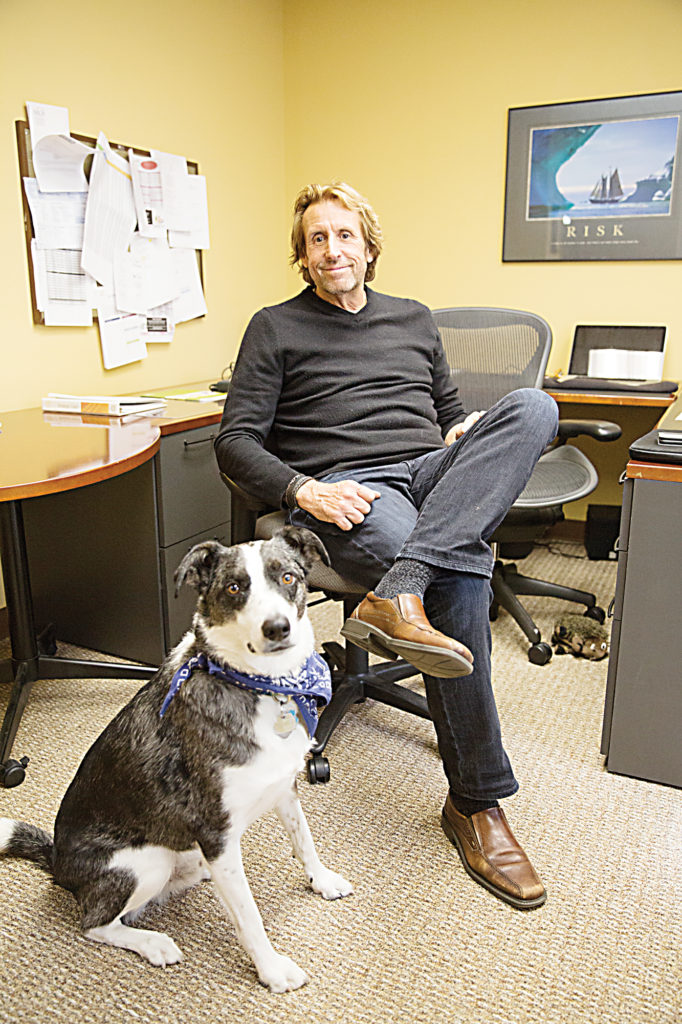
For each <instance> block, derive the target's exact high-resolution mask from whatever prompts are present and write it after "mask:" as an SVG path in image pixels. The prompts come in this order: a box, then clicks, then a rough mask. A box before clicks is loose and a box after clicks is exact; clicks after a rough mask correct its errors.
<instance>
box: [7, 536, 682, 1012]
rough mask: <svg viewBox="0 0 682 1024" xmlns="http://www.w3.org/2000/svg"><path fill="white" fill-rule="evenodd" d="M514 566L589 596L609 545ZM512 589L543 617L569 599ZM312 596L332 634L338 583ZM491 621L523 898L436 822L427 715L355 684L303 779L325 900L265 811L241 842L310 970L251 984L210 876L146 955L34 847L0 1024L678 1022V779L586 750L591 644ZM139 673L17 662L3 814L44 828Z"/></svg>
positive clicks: (547, 619) (598, 678)
mask: <svg viewBox="0 0 682 1024" xmlns="http://www.w3.org/2000/svg"><path fill="white" fill-rule="evenodd" d="M560 547H561V548H562V550H563V552H564V554H576V553H579V551H580V549H578V548H576V547H572V546H570V545H566V544H563V545H560ZM524 568H532V569H533V571H535V572H536V574H538V575H545V576H547V577H550V578H552V577H553V578H560V579H562V580H563V581H565V582H573V583H574V584H575V585H577V586H580V587H582V588H584V589H588V590H595V591H596V593H597V594H598V597H599V600H600V602H601V603H602V604H604V605H606V604H608V602H609V600H610V598H611V596H612V594H613V589H614V580H615V566H614V565H612V564H610V563H603V562H602V563H593V562H589V561H587V560H585V559H579V558H567V557H562V556H561V555H559V554H557V553H556V552H555V553H547V552H542V551H540V552H536V553H535V554H534V555H533V556H532V557H531V558H530V559H527V560H526V562H525V563H524ZM527 604H528V606H529V608H530V609H531V610H532V611H533V612H534V613H535V614H536V615H537V618H538V621H539V622H540V624H541V626H542V628H543V631H544V633H545V634H546V635H548V634H549V632H550V631H551V624H552V622H553V620H554V618H555V616H556V614H558V612H560V611H561V610H562V609H565V610H568V608H567V606H563V605H561V604H560V603H559V602H554V601H547V602H542V601H539V600H537V599H528V601H527ZM314 618H315V621H316V628H317V633H318V639H322V638H327V637H329V636H330V635H331V634H332V633H333V632H334V630H335V629H337V628H338V625H339V612H338V606H329V605H326V606H322V608H318V609H316V610H315V612H314ZM493 636H494V668H495V679H496V692H497V696H498V703H499V708H500V714H501V719H502V723H503V730H504V735H505V741H506V745H507V748H508V750H509V752H510V755H511V757H512V761H513V763H514V766H515V769H516V772H517V775H518V777H519V779H520V781H521V790H520V792H519V793H518V794H517V795H516V796H515V797H514V798H512V799H511V800H508V801H506V802H505V803H506V810H507V813H508V816H509V818H510V820H511V822H512V824H513V826H514V828H515V831H516V833H517V835H518V836H519V838H520V839H521V841H522V842H523V843H524V845H525V846H526V848H527V850H528V851H529V852H530V853H531V854H532V857H533V860H534V862H535V864H536V866H537V868H538V870H539V871H540V873H541V875H542V877H543V879H544V880H545V882H546V885H547V889H548V892H549V898H548V900H547V903H546V905H545V906H544V907H543V908H542V909H540V910H537V911H534V912H529V913H522V912H519V911H516V910H513V909H511V908H510V907H507V906H506V905H504V904H503V903H501V902H499V901H498V900H496V899H495V898H493V897H492V896H491V895H489V894H488V893H486V892H485V891H484V890H483V889H482V888H481V887H480V886H477V885H476V884H475V883H474V882H472V881H471V880H470V879H469V877H468V876H467V875H466V874H465V873H464V871H463V869H462V867H461V866H460V864H459V861H458V859H457V857H456V855H455V853H454V851H453V849H452V847H451V846H450V845H449V843H448V842H447V840H446V839H445V837H444V835H443V833H442V832H441V830H440V827H439V824H438V820H439V814H440V807H441V804H442V801H443V798H444V796H445V786H444V778H443V775H442V770H441V767H440V762H439V759H438V756H437V753H436V750H435V746H434V739H433V730H432V727H431V725H430V723H428V722H421V721H418V720H415V719H413V718H411V717H408V716H406V715H403V714H401V713H400V712H396V711H393V710H389V709H385V708H382V707H379V706H377V705H372V704H369V703H368V704H366V705H364V706H359V707H356V708H355V709H354V710H353V712H352V713H351V714H350V715H349V716H348V717H347V719H346V720H345V722H344V723H343V725H342V727H341V728H340V730H339V731H338V732H337V734H336V735H335V737H334V739H333V741H332V743H331V745H330V748H329V754H330V758H331V762H332V781H331V783H330V784H329V785H328V786H326V787H325V786H315V787H311V786H309V785H308V784H307V782H305V781H304V780H302V781H301V786H300V789H301V795H302V800H303V803H304V806H305V809H306V812H307V815H308V818H309V821H310V824H311V828H312V831H313V834H314V836H315V837H316V840H317V844H318V847H319V849H320V851H321V854H322V856H323V859H324V860H325V861H326V862H327V863H328V864H329V866H330V867H333V868H335V869H337V870H339V871H341V872H343V873H344V874H346V876H347V877H348V878H350V879H351V880H352V881H353V883H354V885H355V890H356V891H355V895H354V896H352V897H350V898H348V899H345V900H340V901H337V902H335V903H326V902H324V901H323V900H321V899H320V898H318V897H315V896H313V895H312V894H310V893H309V892H308V891H307V889H306V886H305V884H304V879H303V877H302V873H301V872H300V870H299V869H298V868H297V866H296V864H295V863H294V861H293V860H292V858H291V856H290V851H289V848H288V843H287V841H286V839H285V838H284V837H283V835H282V834H281V833H280V830H279V827H278V824H277V822H276V819H274V817H268V818H267V819H265V820H263V821H262V822H259V823H258V824H257V825H256V826H255V827H254V828H253V829H252V830H251V832H250V833H249V834H248V835H247V837H246V841H245V844H244V846H245V850H244V857H245V864H246V870H247V873H248V875H249V878H250V880H251V885H252V888H253V891H254V895H255V897H256V900H257V902H258V904H259V907H260V909H261V912H262V915H263V918H264V921H265V925H266V928H267V930H268V932H269V934H270V936H271V938H272V941H273V943H274V944H275V946H276V947H277V948H278V949H279V950H280V951H282V952H286V953H288V954H289V955H291V956H293V957H294V958H295V959H296V960H297V962H298V963H299V964H300V965H301V966H302V967H303V968H304V969H305V970H306V971H307V972H308V973H309V975H310V979H311V980H310V983H309V984H308V985H307V986H306V987H305V988H303V989H301V990H299V991H298V992H295V993H289V994H287V995H284V996H275V995H271V994H270V993H268V992H267V991H266V990H264V989H263V988H261V987H260V986H259V984H258V983H257V981H256V978H255V974H254V971H253V969H252V967H251V965H250V963H249V961H248V959H247V957H246V956H245V954H244V953H243V952H242V951H241V949H240V948H239V947H238V945H237V943H236V940H235V937H234V932H233V929H232V926H231V925H230V923H229V922H227V921H226V920H225V919H224V917H223V914H222V913H221V910H220V907H219V905H218V902H217V899H216V898H215V897H214V895H213V893H212V891H211V888H210V885H209V884H207V883H204V884H203V885H202V886H201V887H199V888H197V889H195V890H193V891H192V892H191V893H190V894H188V895H186V896H185V897H183V898H181V899H178V900H176V901H173V902H171V903H169V904H168V905H167V906H166V907H164V908H162V909H154V910H153V911H151V912H150V913H149V914H148V915H147V917H146V919H145V923H149V924H150V925H151V926H153V927H156V928H158V929H161V930H164V931H167V932H168V933H169V934H170V935H172V936H173V937H174V938H175V940H176V941H177V942H178V944H179V945H180V946H181V948H182V949H183V951H184V954H185V959H184V961H183V962H182V963H181V964H178V965H176V966H173V967H170V968H167V969H165V970H161V969H157V968H153V967H151V966H149V965H148V964H147V963H146V962H144V961H142V960H141V959H140V958H139V957H137V956H136V955H135V954H133V953H129V952H124V951H121V950H116V949H113V948H110V947H100V946H96V945H93V944H91V943H89V942H87V941H86V940H85V939H83V938H82V937H81V936H80V934H79V931H78V922H77V914H76V905H75V901H74V900H73V899H72V897H71V896H70V895H69V894H68V893H65V892H63V891H62V890H60V889H58V888H57V887H55V886H54V885H53V884H52V883H51V881H50V879H49V877H48V876H47V875H45V874H44V873H43V872H41V871H40V870H39V869H38V868H37V867H36V866H35V865H31V864H28V863H24V862H20V861H10V860H0V892H1V896H0V1021H1V1022H2V1024H9V1022H10V1021H13V1022H14V1021H16V1022H19V1021H21V1022H23V1024H118V1022H130V1021H133V1022H141V1024H157V1022H164V1024H165V1022H168V1024H171V1022H173V1024H176V1022H183V1024H184V1022H193V1021H215V1022H222V1021H239V1020H244V1021H247V1022H257V1024H260V1022H262V1024H266V1022H267V1024H277V1022H282V1024H299V1022H301V1024H303V1022H305V1024H309V1022H315V1024H318V1022H319V1024H356V1022H357V1024H360V1022H362V1024H364V1022H367V1024H388V1022H394V1021H405V1022H407V1021H424V1022H429V1024H430V1022H436V1021H438V1022H440V1021H446V1022H460V1021H461V1022H464V1021H467V1022H469V1021H481V1022H485V1024H555V1022H556V1024H558V1022H566V1024H673V1022H679V1021H680V1019H682V995H681V993H680V982H681V981H682V958H681V953H680V950H681V949H682V897H681V893H682V853H681V837H682V793H681V792H680V791H679V790H676V789H672V788H667V787H664V786H659V785H655V784H651V783H646V782H641V781H637V780H635V779H629V778H625V777H619V776H616V775H612V774H610V773H607V772H605V770H604V768H603V763H602V758H601V756H600V753H599V741H600V732H601V717H602V708H603V698H604V684H605V678H606V664H607V663H606V662H600V663H597V664H590V663H588V662H584V661H579V660H575V659H573V658H570V657H563V658H556V657H555V658H554V659H553V661H552V662H551V663H550V664H549V665H548V666H545V667H542V668H540V667H536V666H533V665H530V664H529V662H528V661H527V658H526V649H525V643H524V641H523V639H522V638H521V635H520V633H519V632H518V630H517V628H516V627H515V626H514V625H513V624H512V623H511V621H510V620H509V618H508V616H506V615H502V616H501V617H500V619H499V620H498V621H497V622H496V623H495V624H494V625H493ZM135 688H136V687H135V684H132V683H126V682H121V681H113V680H112V681H102V680H99V681H98V680H92V681H84V682H81V683H77V682H55V683H51V682H44V683H39V684H36V686H35V688H34V691H33V694H32V696H31V700H30V703H29V707H28V710H27V712H26V714H25V716H24V720H23V723H22V726H21V730H20V733H19V736H18V738H17V742H16V744H15V750H14V754H15V756H19V755H21V754H29V755H30V756H31V765H30V769H29V774H28V776H27V780H26V782H25V783H24V784H23V785H22V786H20V787H18V788H17V789H13V790H0V814H3V815H6V816H10V817H21V818H24V819H27V820H29V821H32V822H34V823H36V824H39V825H41V826H43V827H46V828H51V826H52V821H53V818H54V814H55V812H56V810H57V807H58V804H59V800H60V797H61V795H62V793H63V791H64V789H65V788H66V786H67V784H68V782H69V780H70V778H71V776H72V774H73V772H74V770H75V768H76V766H77V765H78V762H79V760H80V758H81V757H82V755H83V753H84V752H85V750H86V748H87V746H88V745H89V743H90V742H91V741H92V740H93V739H94V738H95V737H96V736H97V734H98V733H99V731H100V730H101V728H102V727H103V726H104V724H105V723H106V722H107V721H108V720H109V719H110V718H111V717H112V715H113V714H114V713H115V712H116V710H117V709H118V708H119V707H120V706H121V704H123V703H124V702H125V701H126V700H127V699H128V698H129V697H130V696H131V695H132V693H133V692H134V690H135ZM6 694H7V687H2V688H0V698H2V699H3V700H6Z"/></svg>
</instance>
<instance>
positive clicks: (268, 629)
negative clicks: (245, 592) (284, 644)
mask: <svg viewBox="0 0 682 1024" xmlns="http://www.w3.org/2000/svg"><path fill="white" fill-rule="evenodd" d="M261 629H262V630H263V636H264V637H265V639H266V640H286V638H287V637H288V636H289V633H290V632H291V624H290V622H289V620H288V619H286V618H285V617H284V616H283V615H279V616H278V617H277V618H276V619H266V620H265V622H264V623H263V625H262V626H261Z"/></svg>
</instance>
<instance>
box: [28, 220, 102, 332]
mask: <svg viewBox="0 0 682 1024" xmlns="http://www.w3.org/2000/svg"><path fill="white" fill-rule="evenodd" d="M80 255H81V254H80V250H78V249H39V248H38V246H37V245H36V243H35V239H33V240H32V241H31V256H32V259H33V280H34V282H35V290H36V305H37V307H38V309H39V310H40V312H41V313H42V314H43V317H44V319H45V325H46V326H47V327H89V326H90V325H91V324H92V281H91V279H90V278H88V276H87V275H86V274H85V273H84V272H83V271H82V270H81V267H80Z"/></svg>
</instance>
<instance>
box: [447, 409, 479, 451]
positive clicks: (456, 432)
mask: <svg viewBox="0 0 682 1024" xmlns="http://www.w3.org/2000/svg"><path fill="white" fill-rule="evenodd" d="M483 412H485V410H482V411H480V412H470V413H469V415H468V416H467V418H466V419H465V420H462V422H461V423H455V425H454V427H450V429H449V430H448V432H447V434H446V435H445V443H446V444H447V445H451V444H452V442H453V441H457V440H458V439H459V438H460V437H461V436H462V434H464V433H465V431H467V430H468V429H469V427H473V425H474V423H477V422H478V421H479V420H480V418H481V416H482V415H483Z"/></svg>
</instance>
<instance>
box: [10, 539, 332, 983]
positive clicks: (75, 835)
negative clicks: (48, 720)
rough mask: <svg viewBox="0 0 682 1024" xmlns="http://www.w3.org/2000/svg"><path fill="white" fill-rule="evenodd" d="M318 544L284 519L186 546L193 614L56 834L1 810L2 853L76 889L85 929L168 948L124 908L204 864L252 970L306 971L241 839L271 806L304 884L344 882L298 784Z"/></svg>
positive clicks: (267, 975) (86, 773)
mask: <svg viewBox="0 0 682 1024" xmlns="http://www.w3.org/2000/svg"><path fill="white" fill-rule="evenodd" d="M320 559H321V560H322V561H323V562H325V563H326V564H328V562H329V560H328V556H327V552H326V550H325V548H324V546H323V544H322V542H321V541H320V540H318V538H317V537H316V536H315V535H314V534H313V533H312V532H310V531H309V530H304V529H298V528H296V527H293V526H287V527H285V528H284V529H283V531H282V532H281V533H279V534H277V535H276V536H275V537H273V538H272V539H271V540H268V541H254V542H251V543H248V544H239V545H235V546H233V547H224V546H223V545H221V544H219V543H218V542H217V541H205V542H203V543H201V544H197V545H196V546H195V547H193V548H192V549H191V551H189V552H188V554H187V555H186V556H185V558H184V559H183V560H182V562H181V563H180V565H179V567H178V569H177V571H176V574H175V583H176V593H177V591H178V590H179V588H180V587H181V586H182V584H183V583H187V584H188V585H190V586H192V587H194V588H195V589H196V590H197V591H198V600H197V609H196V612H195V614H194V617H193V621H192V628H191V630H190V631H189V632H188V633H186V634H185V636H184V637H183V639H182V640H181V642H180V643H179V644H178V645H177V647H176V648H175V649H174V650H173V651H171V653H170V654H169V656H168V657H167V658H166V660H165V661H164V663H163V664H162V666H161V668H160V669H159V671H158V672H157V673H156V675H155V676H154V677H153V679H151V680H150V681H149V682H148V683H147V684H146V685H145V686H143V687H142V689H141V690H139V691H138V693H137V694H136V695H135V696H134V697H133V698H132V700H131V701H130V702H129V703H128V704H127V705H126V706H125V707H124V708H123V709H122V710H121V711H120V712H119V713H118V715H117V716H116V717H115V718H114V719H113V721H112V722H111V723H110V724H109V725H108V726H107V728H106V729H105V730H104V732H103V733H102V734H101V735H100V737H99V738H98V739H97V740H96V741H95V743H94V744H93V746H92V747H91V748H90V750H89V751H88V753H87V754H86V755H85V757H84V759H83V761H82V763H81V765H80V767H79V769H78V771H77V772H76V775H75V777H74V779H73V781H72V783H71V785H70V787H69V788H68V790H67V792H66V794H65V796H64V799H63V800H62V803H61V806H60V808H59V812H58V814H57V818H56V821H55V827H54V840H53V839H52V838H51V837H50V835H49V834H48V833H47V832H45V831H43V830H42V829H39V828H36V827H34V826H32V825H28V824H26V823H25V822H17V821H12V820H9V819H7V818H0V853H4V854H8V855H10V856H16V857H24V858H27V859H29V860H33V861H36V862H38V863H39V864H41V865H42V866H43V867H45V868H47V869H48V870H49V871H50V872H51V873H52V875H53V878H54V881H55V882H56V883H57V884H59V885H60V886H62V887H63V888H65V889H68V890H69V891H71V892H72V893H73V894H74V896H75V897H76V899H77V901H78V903H79V905H80V911H81V923H82V927H83V931H84V934H85V937H86V938H87V939H91V940H93V941H94V942H102V943H108V944H110V945H113V946H120V947H122V948H124V949H129V950H134V951H135V952H136V953H138V954H139V955H140V956H142V957H145V958H146V959H147V960H148V961H149V962H150V963H151V964H154V965H156V966H166V965H168V964H173V963H176V962H178V961H179V960H181V959H182V953H181V952H180V950H179V948H178V947H177V946H176V944H175V942H174V941H173V940H172V939H171V938H170V937H169V936H167V935H165V934H162V933H160V932H155V931H147V930H143V929H141V928H136V927H131V922H132V921H134V920H135V919H136V918H137V917H138V916H139V915H140V914H141V913H142V912H143V910H144V909H145V907H146V906H147V904H149V903H150V902H162V901H163V900H164V899H165V898H167V897H168V896H169V895H170V894H172V893H178V892H181V891H183V890H185V889H188V888H189V887H190V886H193V885H195V884H196V883H197V882H199V881H201V880H202V879H204V878H209V877H210V878H211V879H212V881H213V885H214V887H215V889H216V890H217V892H218V895H219V897H220V898H221V900H222V902H223V903H224V905H225V908H226V909H227V912H228V914H229V916H230V917H231V919H232V921H233V923H234V927H235V930H236V932H237V936H238V938H239V940H240V942H241V944H242V946H243V947H244V949H245V950H246V952H247V953H248V954H249V955H250V957H251V958H252V960H253V963H254V965H255V968H256V971H257V973H258V978H259V980H260V981H261V983H262V984H263V985H265V986H267V987H268V988H269V989H270V990H271V991H273V992H284V991H287V990H291V989H296V988H299V987H300V986H301V985H304V984H305V983H306V981H307V980H308V978H307V975H306V974H305V972H304V971H303V970H301V968H300V967H298V966H297V964H296V963H294V961H293V960H291V959H289V957H287V956H283V955H281V954H279V953H277V952H276V951H275V949H274V948H273V947H272V945H271V943H270V940H269V939H268V937H267V934H266V932H265V929H264V927H263V922H262V919H261V916H260V913H259V911H258V908H257V906H256V904H255V901H254V899H253V896H252V894H251V890H250V888H249V884H248V881H247V879H246V875H245V873H244V868H243V866H242V858H241V848H240V839H241V836H242V834H243V832H244V830H245V829H246V828H247V827H248V826H249V825H250V824H251V823H252V822H253V821H255V820H256V818H258V817H260V816H261V815H263V814H265V813H266V812H267V811H269V810H272V809H274V810H275V811H276V813H277V815H278V817H279V819H280V821H281V823H282V825H283V826H284V828H285V830H286V831H287V833H288V835H289V838H290V840H291V843H292V846H293V851H294V855H295V857H296V858H297V859H298V860H299V861H300V863H301V864H302V866H303V870H304V871H305V874H306V876H307V878H308V881H309V883H310V885H311V887H312V889H313V890H314V891H315V892H316V893H319V894H320V895H321V896H323V897H324V898H325V899H337V898H338V897H341V896H347V895H349V894H350V893H351V892H352V887H351V885H350V883H349V882H347V881H346V879H345V878H343V877H342V876H341V875H339V874H336V873H334V872H333V871H330V870H328V869H327V868H326V867H324V865H323V864H322V863H321V861H320V859H319V857H318V855H317V852H316V850H315V846H314V843H313V839H312V836H311V834H310V829H309V827H308V823H307V821H306V819H305V816H304V814H303V810H302V808H301V805H300V802H299V799H298V795H297V791H296V776H297V774H298V773H299V771H300V770H301V768H302V767H303V764H304V760H305V755H306V753H307V752H308V750H309V749H310V747H311V745H312V740H311V735H310V731H311V728H310V727H311V722H312V731H314V726H315V724H316V721H315V716H316V707H317V703H318V701H320V702H321V703H324V702H325V701H326V700H328V699H329V692H330V690H329V672H328V669H327V668H326V664H325V663H324V662H323V660H322V658H321V657H320V655H318V654H316V653H315V651H314V638H313V630H312V626H311V623H310V619H309V618H308V615H307V606H306V596H307V589H306V577H307V574H308V572H309V570H310V568H311V567H312V565H313V564H314V563H315V562H316V561H318V560H320ZM311 663H313V664H312V674H313V679H314V685H313V687H312V689H313V691H314V692H313V693H312V696H311V695H310V693H309V692H308V691H307V690H305V689H303V687H304V685H305V686H308V685H309V683H307V682H305V681H304V683H301V681H300V680H298V679H295V680H294V684H293V686H294V690H295V692H294V693H293V696H292V695H291V694H290V693H289V694H287V693H283V692H281V691H283V690H286V689H287V686H288V685H289V684H290V683H291V679H292V678H294V677H295V675H296V673H300V672H301V669H302V667H305V666H309V665H310V664H311ZM306 671H307V670H306ZM316 673H317V675H316ZM245 676H247V677H248V678H246V679H245V678H244V677H245ZM318 677H319V678H318ZM320 678H321V680H322V681H321V682H320ZM254 686H256V688H253V687H254ZM296 688H299V689H300V690H301V695H300V696H299V694H298V690H296ZM312 705H314V707H313V708H312V710H311V706H312ZM306 723H307V725H306Z"/></svg>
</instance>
